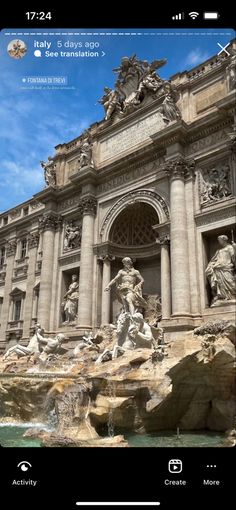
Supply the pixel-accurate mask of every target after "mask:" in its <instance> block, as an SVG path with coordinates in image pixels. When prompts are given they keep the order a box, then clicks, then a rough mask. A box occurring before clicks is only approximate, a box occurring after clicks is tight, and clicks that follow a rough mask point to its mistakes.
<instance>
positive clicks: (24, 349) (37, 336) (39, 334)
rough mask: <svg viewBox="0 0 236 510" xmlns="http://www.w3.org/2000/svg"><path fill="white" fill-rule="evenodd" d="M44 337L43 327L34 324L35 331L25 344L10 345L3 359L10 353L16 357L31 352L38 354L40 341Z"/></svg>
mask: <svg viewBox="0 0 236 510" xmlns="http://www.w3.org/2000/svg"><path fill="white" fill-rule="evenodd" d="M43 338H44V329H43V328H41V326H40V324H37V325H36V331H35V333H34V335H33V336H32V337H31V338H30V341H29V343H28V345H27V346H25V345H21V344H16V345H13V347H10V349H8V350H7V351H6V353H5V354H4V356H3V360H5V359H7V358H9V357H10V356H12V355H16V356H17V357H18V358H22V357H24V356H31V355H33V354H40V341H41V340H42V339H43Z"/></svg>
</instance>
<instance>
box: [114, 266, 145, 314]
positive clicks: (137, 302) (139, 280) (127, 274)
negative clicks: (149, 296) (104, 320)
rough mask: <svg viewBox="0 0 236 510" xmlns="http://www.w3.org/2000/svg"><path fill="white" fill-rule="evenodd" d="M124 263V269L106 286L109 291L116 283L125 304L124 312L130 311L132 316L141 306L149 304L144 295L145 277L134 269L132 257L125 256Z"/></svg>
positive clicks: (119, 295)
mask: <svg viewBox="0 0 236 510" xmlns="http://www.w3.org/2000/svg"><path fill="white" fill-rule="evenodd" d="M122 264H123V266H124V267H123V269H120V271H118V273H117V275H116V276H115V278H113V280H111V281H110V283H109V284H108V285H107V287H106V288H105V291H109V290H110V289H111V287H112V285H114V284H116V290H117V294H118V299H119V301H120V302H121V303H122V305H123V308H124V312H129V313H130V315H131V316H132V315H133V314H134V313H135V312H136V311H138V309H139V308H145V307H146V306H147V303H146V301H145V299H144V298H143V296H142V286H143V283H144V279H143V277H142V276H141V274H140V272H139V271H138V270H137V269H134V267H133V261H132V260H131V258H129V257H125V258H124V259H123V260H122Z"/></svg>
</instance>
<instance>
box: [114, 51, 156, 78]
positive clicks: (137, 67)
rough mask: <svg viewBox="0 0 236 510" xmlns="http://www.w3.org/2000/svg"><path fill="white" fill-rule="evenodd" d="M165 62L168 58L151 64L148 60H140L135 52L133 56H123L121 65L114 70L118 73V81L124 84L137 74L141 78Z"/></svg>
mask: <svg viewBox="0 0 236 510" xmlns="http://www.w3.org/2000/svg"><path fill="white" fill-rule="evenodd" d="M165 63H166V60H154V61H153V62H151V63H150V64H149V62H148V61H147V60H139V59H138V58H137V57H136V55H135V54H134V55H132V56H131V57H123V58H122V59H121V64H120V66H119V67H116V68H115V69H113V71H114V72H115V73H117V74H118V77H117V81H118V82H120V83H121V84H123V85H124V84H126V83H127V82H128V81H129V80H130V79H132V78H133V77H135V76H137V77H138V79H139V80H141V79H142V78H143V77H144V76H147V75H150V74H151V73H152V72H153V71H155V70H156V69H158V68H159V67H162V66H163V65H164V64H165Z"/></svg>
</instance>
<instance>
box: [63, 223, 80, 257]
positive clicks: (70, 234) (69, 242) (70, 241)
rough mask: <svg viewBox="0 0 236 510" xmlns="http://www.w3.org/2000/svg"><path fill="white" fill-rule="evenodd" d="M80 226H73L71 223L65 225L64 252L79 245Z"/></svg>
mask: <svg viewBox="0 0 236 510" xmlns="http://www.w3.org/2000/svg"><path fill="white" fill-rule="evenodd" d="M81 233H82V225H75V224H74V222H73V221H70V222H68V223H67V225H66V228H65V238H64V250H73V249H74V248H78V247H79V246H80V243H81Z"/></svg>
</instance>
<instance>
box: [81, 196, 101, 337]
mask: <svg viewBox="0 0 236 510" xmlns="http://www.w3.org/2000/svg"><path fill="white" fill-rule="evenodd" d="M96 207H97V201H96V198H95V197H94V196H92V195H88V196H86V197H83V198H82V199H81V203H80V205H79V209H80V210H81V213H82V214H83V223H82V236H81V255H80V276H79V307H78V327H79V328H80V329H91V327H92V299H93V261H94V254H93V244H94V219H95V215H96Z"/></svg>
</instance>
